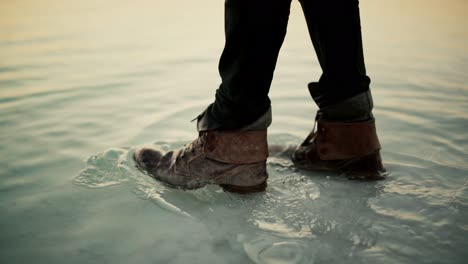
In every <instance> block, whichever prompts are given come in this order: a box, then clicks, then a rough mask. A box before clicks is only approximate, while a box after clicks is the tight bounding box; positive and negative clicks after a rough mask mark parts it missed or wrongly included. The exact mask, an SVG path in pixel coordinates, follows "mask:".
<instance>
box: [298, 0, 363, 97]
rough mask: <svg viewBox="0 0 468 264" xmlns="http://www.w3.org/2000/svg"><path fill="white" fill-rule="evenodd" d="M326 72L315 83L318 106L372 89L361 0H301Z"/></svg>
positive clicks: (316, 49)
mask: <svg viewBox="0 0 468 264" xmlns="http://www.w3.org/2000/svg"><path fill="white" fill-rule="evenodd" d="M301 4H302V8H303V11H304V15H305V17H306V21H307V26H308V28H309V33H310V37H311V39H312V43H313V44H314V48H315V51H316V53H317V57H318V59H319V62H320V66H321V67H322V70H323V74H322V76H321V77H320V80H319V82H318V84H316V85H315V86H316V87H314V88H315V90H314V93H315V94H316V95H317V98H314V99H315V100H316V101H317V103H318V105H319V106H327V105H331V104H334V103H337V102H340V101H342V100H344V99H347V98H350V97H352V96H354V95H357V94H359V93H362V92H366V91H368V90H369V83H370V79H369V77H368V76H367V75H366V68H365V65H364V55H363V48H362V37H361V24H360V23H361V22H360V16H359V1H358V0H327V1H323V0H301Z"/></svg>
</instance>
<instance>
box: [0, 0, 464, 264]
mask: <svg viewBox="0 0 468 264" xmlns="http://www.w3.org/2000/svg"><path fill="white" fill-rule="evenodd" d="M467 8H468V3H467V2H466V1H462V0H450V1H447V0H446V1H443V0H430V1H422V0H414V1H403V0H398V1H383V0H373V1H361V16H362V25H363V35H364V48H365V53H366V62H367V68H368V73H369V75H370V76H371V78H372V80H373V82H372V89H373V90H372V92H373V94H374V99H375V111H374V113H375V116H376V118H377V125H378V133H379V136H380V139H381V142H382V145H383V151H382V155H383V158H384V162H385V166H386V168H387V170H388V171H389V175H388V178H387V179H386V180H384V181H378V182H367V183H363V182H356V181H349V180H346V179H344V178H343V177H339V176H336V175H331V174H330V175H328V174H326V173H304V172H302V171H298V170H295V169H294V168H293V167H292V166H291V162H290V161H289V160H287V159H285V158H284V157H282V156H279V157H276V156H273V157H271V158H270V159H269V160H268V171H269V173H270V179H269V186H268V188H267V191H266V192H265V193H261V194H255V195H248V196H242V195H236V194H231V193H226V192H223V191H222V190H221V189H220V188H219V187H216V186H208V187H205V188H202V189H199V190H195V191H181V190H176V189H170V188H167V187H166V186H164V185H162V184H160V183H158V182H156V181H154V180H152V179H151V178H149V177H147V176H146V175H144V174H142V173H141V172H139V171H138V170H136V169H135V168H134V165H133V162H132V160H131V154H132V151H133V150H134V149H135V147H136V146H138V145H142V144H152V143H154V142H158V144H160V145H161V144H162V145H164V146H165V147H167V148H169V147H176V146H180V145H182V144H184V143H186V142H187V141H190V140H191V139H192V138H194V137H195V136H196V132H195V129H194V123H190V122H189V120H191V119H192V118H194V117H195V116H196V115H197V114H198V113H199V112H200V111H201V110H203V109H204V107H205V106H206V105H207V104H208V103H210V102H211V100H212V99H213V96H214V91H215V89H216V87H217V86H218V84H219V77H218V74H217V60H218V56H219V54H220V52H221V51H222V47H223V41H224V37H223V25H222V20H223V11H222V10H223V1H214V0H209V1H204V2H203V3H202V4H200V3H198V2H197V3H195V1H188V0H184V1H182V2H181V1H177V3H171V2H167V1H165V2H162V1H144V0H141V1H136V2H133V3H130V2H128V1H123V0H120V1H110V0H105V1H91V0H85V1H78V2H77V1H73V2H72V1H59V0H45V1H40V2H39V1H32V0H30V1H28V0H24V1H2V2H1V3H0V109H1V110H0V124H1V130H0V134H1V137H0V138H1V141H0V150H1V152H0V155H1V156H0V175H1V178H0V212H1V217H0V262H1V263H31V262H34V263H110V262H114V263H189V262H193V263H466V258H467V257H468V253H467V251H466V248H468V239H467V238H468V220H467V219H468V177H467V176H468V155H467V154H468V153H467V152H468V133H467V132H466V131H467V128H468V85H467V84H468V75H467V73H466V72H467V70H468V19H467V18H466V10H468V9H467ZM319 75H320V68H319V66H318V63H317V61H316V59H315V55H314V51H313V48H312V45H311V44H310V41H309V39H308V35H307V29H306V26H305V22H304V19H303V17H302V14H301V10H300V6H299V4H298V3H297V2H294V3H293V7H292V10H291V17H290V25H289V29H288V35H287V38H286V40H285V43H284V46H283V49H282V51H281V55H280V58H279V61H278V66H277V70H276V73H275V79H274V82H273V85H272V88H271V98H272V101H273V106H272V107H273V112H274V123H273V125H272V126H271V128H270V129H269V141H270V143H271V144H281V145H283V146H288V145H291V146H292V145H295V144H298V143H300V141H301V139H302V138H303V137H304V136H305V135H306V134H307V133H308V131H309V130H310V129H311V128H312V125H313V124H312V118H313V117H314V113H315V111H316V107H315V106H314V105H313V104H312V102H311V100H310V98H309V95H308V93H307V89H306V83H307V82H308V81H313V80H316V79H317V78H318V77H319Z"/></svg>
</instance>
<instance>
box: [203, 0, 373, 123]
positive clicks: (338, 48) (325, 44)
mask: <svg viewBox="0 0 468 264" xmlns="http://www.w3.org/2000/svg"><path fill="white" fill-rule="evenodd" d="M300 2H301V5H302V9H303V11H304V15H305V18H306V21H307V26H308V29H309V33H310V38H311V40H312V43H313V45H314V48H315V51H316V54H317V57H318V60H319V63H320V66H321V68H322V70H323V74H322V76H321V77H320V79H319V81H318V85H316V86H314V87H315V88H314V91H313V93H314V94H315V95H318V96H314V98H315V99H316V101H317V100H319V101H320V102H317V103H318V104H319V105H320V107H323V106H327V105H331V104H334V103H337V102H340V101H342V100H344V99H347V98H349V97H352V96H354V95H357V94H359V93H362V92H365V91H367V90H368V89H369V83H370V79H369V77H368V76H366V70H365V66H364V56H363V50H362V38H361V27H360V18H359V1H358V0H300ZM290 5H291V0H226V1H225V34H226V44H225V47H224V50H223V53H222V56H221V59H220V61H219V73H220V75H221V78H222V83H221V85H220V87H219V89H218V90H217V91H216V99H215V102H214V103H213V104H211V105H210V106H209V107H208V109H207V111H209V112H210V116H211V117H212V118H214V119H215V120H216V122H217V123H219V124H221V128H222V129H236V128H240V127H242V126H245V125H247V124H250V123H251V122H253V121H255V120H256V119H258V118H259V117H260V116H262V115H263V114H264V113H265V112H266V111H268V109H269V108H270V99H269V97H268V92H269V89H270V84H271V81H272V78H273V72H274V70H275V66H276V61H277V58H278V53H279V50H280V48H281V45H282V43H283V40H284V37H285V35H286V28H287V24H288V17H289V9H290ZM285 89H287V88H285Z"/></svg>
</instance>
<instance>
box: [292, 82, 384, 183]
mask: <svg viewBox="0 0 468 264" xmlns="http://www.w3.org/2000/svg"><path fill="white" fill-rule="evenodd" d="M309 90H310V92H311V95H312V98H313V99H314V100H315V101H316V102H319V101H320V98H318V96H317V95H316V94H314V83H312V84H310V85H309ZM318 105H319V107H320V104H319V103H318ZM372 107H373V105H372V96H371V94H370V91H367V92H364V93H361V94H358V95H356V96H354V97H351V98H349V99H346V100H344V101H342V102H339V103H336V104H332V105H329V106H326V107H320V110H319V111H318V112H317V115H316V118H315V122H316V123H315V125H314V128H313V129H312V132H311V133H310V134H309V135H308V136H307V138H306V139H305V140H304V142H303V143H302V144H301V146H300V147H299V148H298V149H297V150H296V151H295V152H294V154H293V156H292V160H293V162H294V164H295V165H296V166H297V167H299V168H301V169H305V170H311V171H335V172H338V173H344V174H345V175H347V176H348V177H349V178H351V179H363V180H377V179H382V178H383V176H382V173H383V172H384V171H385V169H384V167H383V165H382V159H381V156H380V143H379V139H378V137H377V132H376V128H375V120H374V117H373V116H372Z"/></svg>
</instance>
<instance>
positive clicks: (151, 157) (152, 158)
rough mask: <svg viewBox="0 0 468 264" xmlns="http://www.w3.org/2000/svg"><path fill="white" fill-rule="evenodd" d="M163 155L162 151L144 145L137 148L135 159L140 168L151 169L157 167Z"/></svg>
mask: <svg viewBox="0 0 468 264" xmlns="http://www.w3.org/2000/svg"><path fill="white" fill-rule="evenodd" d="M162 156H163V153H162V152H161V151H159V150H156V149H152V148H147V147H144V148H139V149H137V150H135V153H134V154H133V159H134V160H135V162H136V163H137V165H138V166H139V167H140V168H142V169H145V170H149V171H150V170H153V169H156V168H157V165H158V163H159V161H160V160H161V158H162Z"/></svg>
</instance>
